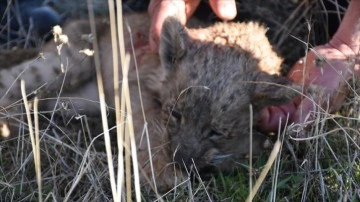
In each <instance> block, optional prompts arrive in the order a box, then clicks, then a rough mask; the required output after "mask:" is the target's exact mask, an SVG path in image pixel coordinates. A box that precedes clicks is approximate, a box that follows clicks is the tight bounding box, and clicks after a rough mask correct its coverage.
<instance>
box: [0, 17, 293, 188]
mask: <svg viewBox="0 0 360 202" xmlns="http://www.w3.org/2000/svg"><path fill="white" fill-rule="evenodd" d="M124 19H125V24H126V25H129V27H130V29H131V35H130V34H129V33H128V32H127V31H125V44H124V45H125V48H126V51H127V52H129V53H132V49H131V43H130V37H132V39H133V42H134V47H135V57H136V60H137V64H138V68H139V77H140V84H141V93H142V95H141V96H142V98H143V100H144V110H145V113H146V118H147V122H148V128H149V135H150V137H149V138H150V145H151V151H152V161H153V165H154V170H155V175H156V182H157V186H158V187H159V188H160V189H161V190H166V189H169V188H171V187H172V186H174V182H176V181H175V179H174V178H175V177H179V178H178V181H177V182H180V181H181V179H182V178H181V176H182V175H181V173H182V171H181V167H183V166H186V167H187V166H190V164H191V162H190V161H189V160H190V159H193V160H194V161H195V163H196V164H197V166H199V168H206V167H207V166H209V162H211V161H213V160H215V159H213V158H215V157H216V155H217V154H219V152H226V151H228V152H230V151H231V152H234V154H233V156H234V157H236V158H242V157H241V156H243V155H245V154H246V153H247V152H248V135H245V134H247V133H248V129H249V123H248V122H249V112H248V107H249V104H251V103H252V104H253V105H254V106H255V110H257V111H258V110H260V108H261V107H263V106H265V105H269V104H274V102H279V103H281V102H284V101H286V100H288V99H290V98H291V97H292V96H293V93H292V92H291V91H289V90H284V89H281V88H280V90H278V87H276V86H275V87H274V86H270V87H266V85H265V86H264V85H259V86H258V85H254V84H252V82H255V83H256V82H259V81H262V80H263V81H266V82H275V83H278V84H282V85H291V82H289V81H287V80H286V79H284V78H280V77H278V76H271V75H274V74H276V75H277V74H279V70H280V65H281V63H282V59H281V58H280V57H278V56H277V54H276V53H275V52H273V51H272V48H271V45H270V44H269V41H268V39H267V38H266V36H265V32H266V29H265V28H263V27H262V26H260V25H259V24H257V23H253V22H251V23H231V24H226V23H219V24H216V25H215V26H212V27H209V28H202V29H189V30H186V29H184V28H182V26H181V25H180V24H178V22H176V20H175V19H172V20H171V19H170V20H168V22H167V23H165V24H166V25H164V28H163V34H162V45H161V47H162V48H161V51H160V58H159V56H158V55H157V54H154V53H150V52H149V49H148V46H147V44H148V30H149V21H148V19H149V17H148V16H147V15H146V14H129V15H126V16H124ZM96 26H97V40H98V42H99V48H100V50H99V55H100V60H101V67H102V73H103V77H104V80H105V92H106V98H107V100H106V102H107V104H108V105H109V107H113V106H114V103H113V94H114V93H113V90H112V89H113V82H112V78H113V76H112V74H113V71H112V49H111V38H110V27H109V24H108V22H107V21H104V20H99V21H98V22H96ZM125 30H127V28H125ZM63 32H64V33H65V34H66V35H67V36H68V37H69V44H63V45H62V48H61V50H60V52H58V49H57V47H56V45H59V44H54V43H53V42H51V43H49V44H47V45H46V46H45V47H44V48H43V49H42V51H41V52H42V55H43V57H41V58H39V59H36V60H29V61H26V62H24V63H21V64H18V65H16V66H13V67H12V68H7V69H0V77H1V79H0V95H2V97H1V98H0V106H2V107H3V110H2V112H5V113H6V112H8V110H9V109H10V108H12V107H11V105H12V104H13V103H14V102H16V101H17V100H20V99H21V96H20V95H21V94H20V86H19V82H18V81H19V80H20V79H24V80H25V82H26V90H27V92H32V91H34V90H37V92H40V93H39V94H40V95H41V96H42V98H47V97H51V96H56V95H57V93H59V89H60V87H61V86H62V90H63V91H62V92H61V96H60V97H63V98H61V101H64V102H70V103H71V105H70V106H73V108H72V109H70V111H67V113H68V114H69V115H73V114H87V115H92V116H98V115H99V107H98V103H97V102H98V94H97V88H96V82H95V79H94V75H95V70H94V64H93V59H92V57H88V56H86V55H84V54H82V53H80V52H79V51H80V50H83V49H85V48H90V49H91V48H92V47H91V43H89V39H90V40H91V37H89V35H88V34H90V28H89V25H88V23H87V22H84V21H75V22H72V23H70V24H69V25H67V26H66V27H64V31H63ZM202 49H204V50H205V51H202V52H199V53H198V52H196V51H197V50H202ZM206 50H209V51H206ZM0 55H1V54H0ZM219 56H222V57H219ZM206 57H209V60H207V61H210V62H209V64H204V61H203V59H204V58H206ZM0 58H1V57H0ZM223 58H228V59H223ZM160 59H161V61H162V65H161V64H160ZM238 62H239V63H238ZM61 64H62V65H61ZM207 65H208V66H209V67H208V66H207ZM218 65H220V67H218ZM222 65H223V66H222ZM62 70H65V72H66V73H64V72H63V71H62ZM134 70H135V68H134V62H132V63H131V68H130V75H129V77H130V78H129V80H130V90H131V95H132V107H133V112H134V113H133V118H134V122H135V132H136V141H137V145H138V160H139V163H140V168H141V170H142V171H141V173H142V178H141V180H142V183H144V184H146V183H148V181H147V180H145V179H146V178H148V179H151V170H150V165H149V158H150V157H149V154H148V145H147V142H146V141H145V138H142V131H143V126H144V120H143V118H142V113H141V107H140V104H139V103H140V100H139V99H140V97H139V93H138V85H137V79H136V74H135V71H134ZM241 72H242V73H241ZM264 72H265V73H264ZM232 75H235V76H232ZM236 75H238V77H236ZM120 76H121V75H120ZM214 82H215V83H214ZM195 85H199V86H198V87H199V89H194V90H193V91H191V92H190V91H188V89H191V90H192V87H194V86H195ZM204 89H205V90H204ZM206 89H209V92H211V93H212V96H211V97H209V96H208V91H207V90H206ZM236 90H237V91H236ZM270 91H274V92H270ZM184 92H185V93H184ZM192 92H194V94H191V93H192ZM236 92H240V93H242V94H239V95H238V94H236ZM234 93H235V94H234ZM183 95H184V96H183ZM198 95H203V96H204V97H197V96H198ZM234 96H235V97H234ZM77 98H82V99H77ZM203 98H206V100H207V101H208V102H211V103H213V105H211V107H210V108H206V106H207V105H206V103H205V100H203V101H204V104H203V103H201V101H202V99H203ZM229 98H230V99H229ZM85 100H91V102H90V101H85ZM61 101H60V102H61ZM199 101H200V102H199ZM197 102H198V103H197ZM55 103H56V100H54V101H44V102H41V103H40V104H41V107H42V108H44V109H47V110H51V109H53V108H54V105H55ZM199 103H200V104H201V105H197V104H199ZM192 106H193V107H194V108H192ZM227 107H229V110H230V109H232V111H233V112H234V114H231V113H229V112H226V113H227V114H224V113H225V111H226V110H225V108H227ZM57 108H59V107H57ZM169 109H170V111H169ZM197 109H198V110H197ZM200 109H203V111H201V110H200ZM237 109H241V111H239V112H237V111H236V110H237ZM171 110H178V111H179V112H178V113H180V116H181V120H179V117H178V115H177V114H174V113H175V112H174V111H171ZM224 110H225V111H224ZM110 111H111V110H110ZM190 111H194V113H195V114H192V115H191V116H190V119H191V118H196V117H200V118H199V119H201V120H198V121H199V125H191V126H189V127H188V128H187V131H186V134H184V136H181V135H179V136H177V135H176V134H175V133H176V132H174V131H176V130H183V128H182V127H183V126H182V122H183V121H184V122H188V121H190V122H192V123H195V121H193V120H182V119H183V118H188V117H187V116H186V114H189V113H190ZM210 112H211V113H210ZM240 112H241V114H238V113H240ZM255 113H256V112H255ZM9 117H10V119H11V117H12V115H11V114H8V116H7V118H9ZM211 117H213V118H214V119H215V118H216V120H212V118H211ZM225 117H227V118H225ZM230 118H231V119H230ZM256 119H257V118H256ZM256 119H255V120H256ZM234 120H235V122H234ZM179 121H180V122H179ZM215 122H216V123H215ZM235 123H236V124H239V125H238V126H237V127H244V128H241V130H242V132H239V130H238V129H236V128H234V124H235ZM221 124H223V125H221ZM180 125H181V126H180ZM200 126H201V127H204V128H199V127H200ZM200 130H204V131H205V132H206V133H207V134H208V133H210V134H211V133H219V134H211V136H210V137H208V136H202V135H201V134H199V135H198V134H196V133H197V131H200ZM214 130H216V131H215V132H214ZM232 130H234V131H237V132H236V134H234V133H232V132H231V131H232ZM212 135H215V136H212ZM218 135H219V136H221V135H224V138H225V139H222V138H223V137H218ZM225 136H226V137H225ZM179 138H180V139H179ZM181 138H185V139H186V140H181ZM203 138H205V139H209V138H210V139H211V141H210V142H212V141H219V144H223V146H224V147H223V149H219V148H215V147H214V148H213V145H212V144H210V142H208V143H206V141H204V142H203V143H201V142H200V139H203ZM231 138H232V139H231ZM210 139H209V140H210ZM227 139H229V140H230V141H231V143H229V142H227ZM265 139H266V138H264V137H263V136H261V135H259V134H257V133H255V136H254V150H256V151H257V153H258V152H259V151H261V150H262V144H263V143H264V140H265ZM141 140H142V141H141ZM187 141H189V142H187ZM246 141H247V142H246ZM197 143H199V144H200V145H197ZM239 143H241V144H239ZM201 144H203V145H201ZM197 147H198V148H199V149H201V152H200V150H199V151H197V150H196V149H197ZM184 148H188V149H189V150H188V151H184ZM177 149H179V150H178V151H177ZM223 150H226V151H223ZM177 152H179V153H177ZM198 154H199V155H202V157H203V158H200V159H197V157H198V156H192V155H198ZM214 155H215V156H214ZM173 158H175V159H173ZM204 159H205V160H204ZM174 160H175V161H174ZM217 160H221V159H217ZM182 161H183V162H184V163H185V165H182V163H183V162H182ZM215 167H218V168H220V169H223V170H228V168H231V167H234V165H233V160H231V161H228V160H225V161H224V163H223V164H222V165H221V166H215ZM144 176H147V177H144Z"/></svg>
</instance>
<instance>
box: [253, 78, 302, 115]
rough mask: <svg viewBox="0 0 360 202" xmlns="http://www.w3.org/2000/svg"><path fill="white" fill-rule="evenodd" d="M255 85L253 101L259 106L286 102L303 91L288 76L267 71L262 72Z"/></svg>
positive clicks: (254, 104)
mask: <svg viewBox="0 0 360 202" xmlns="http://www.w3.org/2000/svg"><path fill="white" fill-rule="evenodd" d="M255 85H256V87H255V91H254V94H253V96H252V98H251V102H252V104H253V106H255V107H257V108H263V107H266V106H271V105H274V106H276V105H283V104H286V103H288V102H290V101H291V100H292V99H293V98H294V97H295V96H297V95H300V94H299V93H300V92H301V88H300V86H297V85H295V84H293V82H292V81H290V80H289V79H288V78H286V77H282V76H277V75H268V74H266V73H261V74H260V76H259V78H258V80H257V82H256V84H255Z"/></svg>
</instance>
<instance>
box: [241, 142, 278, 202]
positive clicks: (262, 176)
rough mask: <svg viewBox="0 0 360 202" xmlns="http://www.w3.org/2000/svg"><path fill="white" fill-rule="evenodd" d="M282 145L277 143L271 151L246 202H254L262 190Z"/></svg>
mask: <svg viewBox="0 0 360 202" xmlns="http://www.w3.org/2000/svg"><path fill="white" fill-rule="evenodd" d="M280 147H281V143H280V141H279V140H277V141H276V142H275V145H274V148H273V150H272V151H271V154H270V156H269V159H268V161H267V162H266V164H265V166H264V169H263V170H262V171H261V173H260V176H259V178H258V179H257V180H256V183H255V185H254V187H253V188H252V190H251V192H250V193H251V194H249V196H248V198H247V199H246V202H250V201H252V200H253V198H254V196H255V195H256V193H257V191H258V190H259V188H260V185H261V184H262V183H263V181H264V179H265V177H266V175H267V174H268V172H269V170H270V168H271V166H272V165H273V163H274V161H275V159H276V157H277V155H278V153H279V151H280Z"/></svg>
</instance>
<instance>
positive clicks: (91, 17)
mask: <svg viewBox="0 0 360 202" xmlns="http://www.w3.org/2000/svg"><path fill="white" fill-rule="evenodd" d="M87 3H88V10H89V20H90V28H91V33H92V35H93V36H94V39H95V40H93V47H94V51H95V54H94V60H95V69H96V81H97V86H98V91H99V100H100V109H101V120H102V124H103V130H104V138H105V149H106V156H107V163H108V168H109V175H110V185H111V191H112V195H113V200H114V201H120V198H119V195H118V192H117V189H116V180H115V173H114V163H113V158H112V152H111V142H110V133H109V125H108V121H107V116H106V103H105V93H104V85H103V79H102V73H101V62H100V56H99V50H100V49H99V45H98V43H97V40H96V39H97V37H96V28H95V14H94V10H93V6H92V1H91V0H87Z"/></svg>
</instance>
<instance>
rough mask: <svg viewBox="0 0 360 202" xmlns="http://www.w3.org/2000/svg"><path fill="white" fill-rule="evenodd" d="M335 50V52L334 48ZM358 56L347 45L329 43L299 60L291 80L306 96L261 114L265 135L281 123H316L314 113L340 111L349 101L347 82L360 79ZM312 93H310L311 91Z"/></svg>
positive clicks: (290, 73)
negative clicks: (346, 100)
mask: <svg viewBox="0 0 360 202" xmlns="http://www.w3.org/2000/svg"><path fill="white" fill-rule="evenodd" d="M335 47H336V48H335ZM359 68H360V65H359V56H358V55H356V54H355V53H354V51H353V50H351V49H350V48H349V47H346V46H345V45H344V44H342V45H340V46H337V44H336V43H331V42H330V43H329V44H326V45H323V46H317V47H315V48H314V49H311V50H310V51H309V53H308V54H307V57H306V60H305V59H301V60H299V61H298V62H297V63H296V64H295V65H294V66H293V68H292V70H291V71H290V72H289V74H288V77H289V78H290V79H292V80H293V81H294V82H295V83H296V84H298V85H300V86H303V89H304V91H303V92H304V94H303V95H300V96H298V97H297V98H295V99H294V100H293V101H292V102H291V103H289V104H287V105H284V106H272V107H268V108H266V109H264V110H263V111H262V114H261V124H260V126H261V127H262V129H263V130H264V131H277V130H278V128H279V119H281V125H282V126H283V125H284V124H285V122H286V120H287V119H288V123H289V124H290V123H298V124H303V125H302V126H304V127H305V126H306V125H307V124H306V123H305V122H306V121H311V120H313V119H314V117H313V116H311V115H313V113H311V112H314V111H319V112H333V111H335V110H338V109H339V108H340V107H341V105H342V104H343V101H344V99H345V97H346V94H347V91H348V89H349V87H350V85H349V84H348V83H347V81H348V80H349V79H351V78H353V77H354V76H355V77H358V76H360V71H359ZM309 88H310V89H311V90H310V91H313V92H311V93H307V92H308V89H309Z"/></svg>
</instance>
